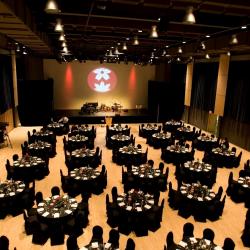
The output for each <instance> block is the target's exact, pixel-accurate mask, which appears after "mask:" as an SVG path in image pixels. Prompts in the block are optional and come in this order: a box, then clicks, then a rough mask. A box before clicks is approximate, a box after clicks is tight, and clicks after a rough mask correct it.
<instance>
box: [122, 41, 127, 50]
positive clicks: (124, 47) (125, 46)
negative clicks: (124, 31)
mask: <svg viewBox="0 0 250 250" xmlns="http://www.w3.org/2000/svg"><path fill="white" fill-rule="evenodd" d="M122 50H128V47H127V44H126V43H125V42H124V43H123V46H122Z"/></svg>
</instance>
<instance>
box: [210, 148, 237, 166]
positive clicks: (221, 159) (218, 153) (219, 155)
mask: <svg viewBox="0 0 250 250" xmlns="http://www.w3.org/2000/svg"><path fill="white" fill-rule="evenodd" d="M211 156H212V158H213V160H214V161H215V164H216V165H217V166H218V167H229V166H232V163H233V162H236V158H237V157H236V155H235V152H233V151H231V150H229V149H224V148H219V147H217V148H213V149H212V151H211Z"/></svg>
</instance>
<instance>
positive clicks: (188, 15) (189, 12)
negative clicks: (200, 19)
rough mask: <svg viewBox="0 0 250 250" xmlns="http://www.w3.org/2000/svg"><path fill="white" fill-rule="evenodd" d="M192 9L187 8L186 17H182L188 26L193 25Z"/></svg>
mask: <svg viewBox="0 0 250 250" xmlns="http://www.w3.org/2000/svg"><path fill="white" fill-rule="evenodd" d="M193 11H194V8H193V7H188V9H187V11H186V15H185V17H184V21H183V22H184V23H188V24H194V23H195V16H194V13H193Z"/></svg>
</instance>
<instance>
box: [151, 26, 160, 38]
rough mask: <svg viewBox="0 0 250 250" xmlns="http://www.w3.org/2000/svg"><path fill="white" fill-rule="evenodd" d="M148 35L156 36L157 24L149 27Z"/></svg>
mask: <svg viewBox="0 0 250 250" xmlns="http://www.w3.org/2000/svg"><path fill="white" fill-rule="evenodd" d="M150 37H151V38H157V37H158V32H157V26H156V25H153V26H152V28H151V32H150Z"/></svg>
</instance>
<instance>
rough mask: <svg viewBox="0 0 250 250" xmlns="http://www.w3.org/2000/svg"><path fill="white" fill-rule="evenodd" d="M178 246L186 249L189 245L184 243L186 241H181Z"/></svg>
mask: <svg viewBox="0 0 250 250" xmlns="http://www.w3.org/2000/svg"><path fill="white" fill-rule="evenodd" d="M178 245H179V246H182V247H186V245H187V243H186V242H184V241H180V242H179V244H178Z"/></svg>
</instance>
